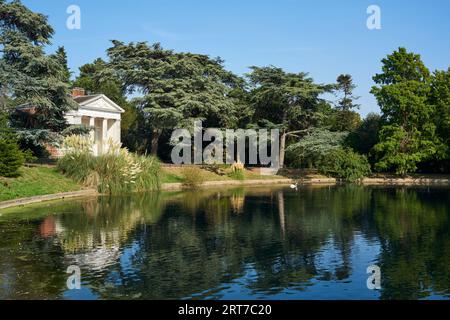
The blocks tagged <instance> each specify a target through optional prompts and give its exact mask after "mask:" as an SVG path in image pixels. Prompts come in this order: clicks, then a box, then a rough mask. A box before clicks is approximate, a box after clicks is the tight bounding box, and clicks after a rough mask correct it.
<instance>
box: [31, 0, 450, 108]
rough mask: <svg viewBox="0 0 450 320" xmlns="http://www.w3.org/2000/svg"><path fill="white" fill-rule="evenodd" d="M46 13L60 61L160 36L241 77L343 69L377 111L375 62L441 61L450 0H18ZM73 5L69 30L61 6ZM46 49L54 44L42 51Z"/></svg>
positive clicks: (331, 73) (441, 65)
mask: <svg viewBox="0 0 450 320" xmlns="http://www.w3.org/2000/svg"><path fill="white" fill-rule="evenodd" d="M23 3H24V4H26V5H27V6H28V7H30V8H31V9H32V10H34V11H38V12H41V13H43V14H45V15H47V16H49V20H50V23H51V24H52V25H53V27H54V28H55V31H56V34H55V36H54V39H53V46H54V47H56V46H60V45H63V46H65V47H66V49H67V51H68V57H69V66H70V68H71V69H72V71H74V72H75V73H77V72H78V67H79V66H81V65H83V64H84V63H88V62H91V61H92V60H94V59H95V58H97V57H105V51H106V49H107V48H108V47H109V46H110V43H109V40H112V39H118V40H122V41H125V42H128V41H148V42H160V43H161V44H162V45H163V47H165V48H167V49H174V50H176V51H191V52H196V53H203V54H208V55H210V56H212V57H216V56H220V57H222V58H223V59H225V66H226V68H227V69H229V70H231V71H233V72H235V73H237V74H240V75H243V74H244V73H246V72H248V67H249V66H251V65H257V66H264V65H270V64H271V65H275V66H278V67H282V68H284V69H286V70H288V71H292V72H299V71H305V72H309V73H310V75H311V76H312V77H313V78H314V79H315V80H316V81H317V82H322V83H331V82H334V81H335V80H336V78H337V76H338V75H339V74H341V73H349V74H351V75H353V77H354V79H355V82H356V84H357V85H358V88H357V90H356V91H355V93H356V95H359V96H361V98H360V100H359V103H360V104H362V106H361V109H360V112H361V114H363V115H366V114H367V113H368V112H371V111H378V110H379V109H378V106H377V104H376V101H375V99H374V98H373V96H372V95H371V94H370V93H369V91H370V87H371V86H372V85H373V82H372V76H373V75H374V74H375V73H377V72H379V70H380V60H381V59H382V58H383V57H384V56H386V54H388V53H391V52H392V51H393V50H395V49H396V48H398V47H399V46H404V47H406V48H407V49H408V50H410V51H414V52H417V53H420V54H421V55H422V59H423V60H424V62H425V64H426V65H427V66H428V67H429V68H430V69H432V70H434V69H447V68H448V67H450V41H449V40H450V39H449V38H450V36H449V33H450V19H449V15H450V1H448V0H433V1H416V0H395V1H393V0H371V1H366V0H303V1H301V0H297V1H295V0H272V1H266V0H203V1H201V0H128V1H117V0H114V1H113V0H69V1H68V0H23ZM71 4H75V5H78V6H79V7H80V9H81V30H69V29H67V27H66V20H67V18H68V16H69V14H67V13H66V10H67V7H68V6H69V5H71ZM371 4H375V5H378V6H379V7H380V8H381V24H382V28H381V30H369V29H367V27H366V20H367V17H368V14H367V13H366V9H367V7H368V6H369V5H371ZM50 49H51V50H53V49H54V48H50Z"/></svg>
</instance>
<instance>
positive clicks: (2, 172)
mask: <svg viewBox="0 0 450 320" xmlns="http://www.w3.org/2000/svg"><path fill="white" fill-rule="evenodd" d="M23 162H24V155H23V153H22V151H21V150H20V149H19V145H18V144H17V137H16V135H15V134H14V133H13V131H12V130H11V128H10V127H9V126H8V121H7V119H6V117H5V116H4V115H3V116H0V176H1V177H16V176H18V175H19V168H20V167H21V166H22V165H23Z"/></svg>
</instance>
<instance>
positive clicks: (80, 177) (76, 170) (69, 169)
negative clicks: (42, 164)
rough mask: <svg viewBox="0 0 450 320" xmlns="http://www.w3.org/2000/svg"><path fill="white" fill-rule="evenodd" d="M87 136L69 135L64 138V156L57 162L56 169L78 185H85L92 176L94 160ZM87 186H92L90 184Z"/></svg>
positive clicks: (90, 142) (89, 139) (90, 141)
mask: <svg viewBox="0 0 450 320" xmlns="http://www.w3.org/2000/svg"><path fill="white" fill-rule="evenodd" d="M92 145H93V143H92V140H91V138H90V137H89V136H80V135H71V136H68V137H66V138H64V141H63V143H62V147H63V148H62V150H63V153H64V156H63V157H61V158H60V159H59V160H58V169H59V170H60V171H61V172H62V173H64V174H65V175H67V176H69V177H71V178H72V179H74V180H75V181H77V182H79V183H83V184H84V183H85V182H86V180H88V177H89V176H90V175H92V174H93V173H92V171H93V169H94V167H95V162H96V159H95V157H94V155H93V154H92V151H91V150H92ZM89 186H92V185H91V184H90V185H89Z"/></svg>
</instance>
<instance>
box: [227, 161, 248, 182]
mask: <svg viewBox="0 0 450 320" xmlns="http://www.w3.org/2000/svg"><path fill="white" fill-rule="evenodd" d="M230 169H231V172H230V173H229V174H228V176H229V177H230V178H231V179H234V180H244V179H245V175H244V170H245V169H244V164H243V163H241V162H235V163H233V164H232V165H231V168H230Z"/></svg>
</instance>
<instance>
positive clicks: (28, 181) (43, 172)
mask: <svg viewBox="0 0 450 320" xmlns="http://www.w3.org/2000/svg"><path fill="white" fill-rule="evenodd" d="M20 173H21V176H20V177H18V178H0V201H6V200H12V199H19V198H25V197H32V196H39V195H46V194H54V193H60V192H69V191H78V190H80V189H81V186H80V185H79V184H77V183H76V182H74V181H73V180H72V179H70V178H67V177H65V176H64V175H62V174H61V173H59V172H58V171H57V169H56V168H49V167H32V168H27V167H22V168H21V169H20Z"/></svg>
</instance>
